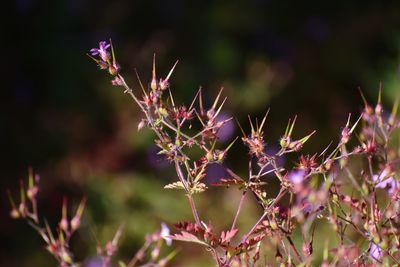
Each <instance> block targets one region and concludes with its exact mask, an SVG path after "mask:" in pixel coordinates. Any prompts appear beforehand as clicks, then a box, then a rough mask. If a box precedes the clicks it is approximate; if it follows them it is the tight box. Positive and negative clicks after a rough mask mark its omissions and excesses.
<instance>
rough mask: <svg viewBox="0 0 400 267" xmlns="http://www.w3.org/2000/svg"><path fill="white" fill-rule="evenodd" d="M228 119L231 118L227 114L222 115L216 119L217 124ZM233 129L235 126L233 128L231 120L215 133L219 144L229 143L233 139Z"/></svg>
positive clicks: (233, 124)
mask: <svg viewBox="0 0 400 267" xmlns="http://www.w3.org/2000/svg"><path fill="white" fill-rule="evenodd" d="M229 118H231V116H229V115H228V114H225V113H222V114H220V115H219V116H218V117H217V122H220V121H224V120H227V119H229ZM235 129H236V126H235V123H234V122H233V119H232V120H230V121H228V122H226V123H225V124H224V125H223V126H222V127H221V128H220V129H219V131H218V133H217V136H218V139H219V140H220V141H221V142H226V141H229V140H230V139H231V138H232V137H233V134H234V133H235Z"/></svg>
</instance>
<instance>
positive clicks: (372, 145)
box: [11, 42, 400, 267]
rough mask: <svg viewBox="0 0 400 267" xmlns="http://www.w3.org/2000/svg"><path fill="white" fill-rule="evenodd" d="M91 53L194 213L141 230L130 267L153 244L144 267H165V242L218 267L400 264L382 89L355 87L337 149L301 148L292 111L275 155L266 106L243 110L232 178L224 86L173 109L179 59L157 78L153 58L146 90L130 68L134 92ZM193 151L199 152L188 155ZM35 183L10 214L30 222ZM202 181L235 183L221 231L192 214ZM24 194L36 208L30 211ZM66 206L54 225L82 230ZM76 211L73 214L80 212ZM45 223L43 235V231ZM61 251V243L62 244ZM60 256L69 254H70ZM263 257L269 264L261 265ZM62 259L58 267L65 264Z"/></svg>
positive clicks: (112, 64)
mask: <svg viewBox="0 0 400 267" xmlns="http://www.w3.org/2000/svg"><path fill="white" fill-rule="evenodd" d="M110 50H111V51H110ZM90 52H91V55H90V56H91V57H92V58H93V59H94V60H95V62H96V63H97V64H98V65H99V66H100V68H101V69H107V70H108V72H109V73H110V74H111V76H112V84H113V85H115V86H120V87H121V88H122V89H123V92H124V93H126V94H128V95H129V96H130V97H131V98H132V99H133V101H135V103H136V104H137V105H138V107H139V108H140V110H141V112H142V114H143V118H142V120H141V122H140V123H139V125H138V129H142V128H143V127H148V128H150V129H151V130H152V131H153V132H154V134H155V144H156V145H157V146H158V147H159V149H160V152H159V154H161V155H164V156H165V157H166V158H167V159H168V160H169V161H170V163H171V164H173V166H174V168H175V171H176V178H177V179H176V181H175V182H173V183H170V184H168V185H166V186H165V188H166V189H177V190H182V191H183V192H184V195H185V197H186V198H187V200H188V204H189V206H190V209H191V211H192V215H193V221H192V222H191V221H183V222H180V223H177V224H175V225H174V226H175V228H176V230H177V232H176V233H173V234H170V232H169V229H168V227H167V226H166V225H165V224H163V225H162V228H161V231H157V232H155V233H153V234H150V235H147V236H146V238H145V244H144V246H143V247H142V248H141V249H140V250H139V251H138V252H137V253H136V255H135V256H134V258H133V259H132V260H131V261H130V262H129V264H128V265H127V266H135V265H136V263H138V262H141V261H143V260H144V257H145V252H146V251H149V250H150V248H151V259H150V265H149V266H164V265H165V264H166V263H167V262H169V260H170V259H171V258H172V257H173V255H174V252H173V253H172V254H170V255H168V256H167V257H165V258H160V257H159V255H160V248H161V244H162V243H167V244H168V245H170V242H171V241H172V240H177V241H182V242H190V243H195V244H198V245H200V246H202V247H204V248H205V249H206V250H207V251H208V252H210V253H211V255H212V257H213V258H214V260H215V263H216V264H217V266H220V267H228V266H256V264H276V263H280V264H282V266H312V265H320V266H376V265H382V266H394V265H398V264H399V262H400V250H399V248H400V242H399V238H398V236H399V230H398V229H399V225H400V216H399V215H400V188H399V186H400V184H399V175H400V167H399V164H398V162H399V159H400V148H399V147H400V144H399V142H398V134H399V133H398V131H397V130H398V129H399V128H400V122H399V120H398V118H397V109H398V102H396V103H395V104H394V106H393V109H392V111H391V113H390V114H388V113H386V112H385V110H384V107H383V104H382V101H381V92H382V90H381V88H380V89H379V96H378V101H377V104H376V105H375V107H372V105H370V104H369V103H368V102H367V100H366V98H365V97H364V95H363V94H362V93H361V97H362V99H363V101H364V108H363V111H362V114H361V115H360V116H359V117H358V118H356V119H354V118H353V119H352V117H351V115H349V116H348V119H347V122H346V124H345V125H344V127H343V129H342V130H341V132H340V135H339V136H338V141H337V143H336V145H332V144H333V143H334V142H331V143H330V144H329V145H328V146H327V147H326V148H325V149H323V150H322V151H320V152H318V153H311V154H302V153H301V151H302V149H303V147H304V145H305V144H306V143H307V142H308V141H309V140H310V138H311V136H313V135H314V134H315V132H316V131H310V133H309V134H308V135H306V136H304V137H300V138H297V137H295V136H296V133H295V130H294V126H295V123H296V120H297V117H294V118H293V119H289V122H288V124H287V126H286V129H285V131H284V133H283V135H282V137H281V138H280V140H279V142H278V146H279V147H280V149H279V150H278V151H277V152H276V153H270V152H268V151H270V150H269V149H268V145H267V142H266V140H267V136H265V134H264V128H265V126H266V120H267V115H268V112H267V113H266V115H265V116H264V117H263V118H262V120H261V123H259V120H258V119H257V118H256V119H255V120H254V118H253V119H252V118H251V117H250V116H249V122H250V126H249V128H250V133H249V134H246V132H245V131H244V130H243V128H242V127H241V126H240V128H241V130H242V133H243V137H242V141H243V143H244V145H245V146H246V147H247V149H248V151H249V153H248V159H247V160H248V171H247V172H245V173H248V174H246V175H239V174H238V173H239V172H237V171H235V170H232V169H231V168H228V167H227V166H226V164H225V161H226V158H227V155H228V152H229V150H230V149H231V148H232V146H233V145H234V144H235V141H236V140H237V139H238V138H235V139H234V140H233V141H232V142H231V143H230V144H229V145H227V146H223V145H222V144H220V142H219V141H220V140H219V137H218V136H219V135H218V133H219V131H220V130H221V128H222V127H223V126H224V125H225V124H226V123H227V122H229V121H230V120H231V119H232V118H227V119H223V120H221V119H219V117H218V116H219V115H220V114H221V111H222V108H223V106H224V103H225V101H226V98H224V99H221V97H222V92H223V90H222V89H220V91H219V92H218V94H217V96H216V97H215V100H214V102H213V103H212V105H211V106H210V107H205V106H204V103H203V94H202V90H201V88H200V89H199V90H198V92H197V93H196V94H195V96H194V98H193V101H192V102H191V104H190V105H182V104H181V105H179V104H176V103H175V100H174V98H173V93H172V88H171V84H170V81H171V77H172V74H173V72H174V70H175V68H176V66H177V63H178V61H177V62H176V63H175V64H174V65H173V66H172V68H171V69H170V71H169V72H168V74H167V75H166V76H165V78H159V79H158V78H157V75H156V61H155V56H154V58H153V69H152V79H151V81H150V82H149V83H148V86H147V87H145V86H144V85H143V83H142V81H141V80H140V78H139V76H138V75H137V73H136V76H137V79H138V87H139V90H135V91H134V90H133V89H132V88H131V87H130V86H128V84H127V83H126V82H125V79H124V77H123V76H122V74H121V71H120V68H119V66H118V64H117V62H116V59H115V54H114V50H113V46H112V44H111V42H110V44H108V43H106V42H100V45H99V48H95V49H92V50H91V51H90ZM356 130H357V131H356ZM354 136H356V137H357V138H354ZM194 148H195V149H196V151H197V152H198V151H200V153H189V152H188V151H190V150H191V149H194ZM192 154H195V155H196V156H192ZM288 154H294V155H296V156H297V158H298V161H297V162H295V163H294V164H290V163H286V164H284V163H283V162H285V160H284V159H285V157H287V155H288ZM211 164H217V165H219V166H220V167H222V168H223V169H224V170H225V173H226V174H227V176H224V177H221V178H220V179H219V180H218V181H217V182H215V183H212V184H207V182H206V181H205V177H206V170H207V168H208V167H209V166H210V165H211ZM240 173H241V172H240ZM30 177H31V176H30ZM31 180H32V181H31ZM36 180H38V179H36ZM36 180H35V179H33V178H30V181H31V182H30V185H29V188H28V192H27V193H23V194H22V193H21V203H20V205H19V206H18V207H17V206H16V205H15V204H14V201H13V200H12V199H11V203H12V211H11V216H13V217H24V218H28V219H29V220H31V221H33V222H35V223H37V212H36V211H35V210H36V201H35V200H34V199H35V198H34V196H35V195H36V193H37V191H38V189H37V186H36V183H35V182H34V181H36ZM272 181H274V182H276V183H277V184H278V185H279V190H278V192H276V193H271V190H268V189H269V188H268V186H267V185H268V184H269V183H271V182H272ZM209 186H220V187H229V186H235V187H237V188H238V189H239V190H238V191H239V192H240V197H239V201H238V204H237V210H236V212H235V214H233V215H232V221H231V222H229V226H228V228H227V229H225V230H222V231H216V230H215V229H217V227H215V226H213V225H212V224H211V222H210V223H205V222H204V221H203V220H202V217H201V216H200V215H201V214H200V212H201V210H200V211H199V210H198V206H197V203H196V202H195V200H194V195H195V194H199V193H202V192H204V191H206V190H207V189H208V187H209ZM21 188H22V189H21V192H25V189H24V187H23V185H21ZM26 194H27V195H28V198H29V200H30V201H31V204H32V207H33V212H32V211H30V210H29V209H28V208H27V201H26V198H25V195H26ZM248 195H252V196H253V198H251V199H253V200H255V205H256V206H257V207H258V208H259V216H258V217H257V218H255V219H254V223H253V224H252V226H251V227H249V229H239V227H238V225H239V223H238V220H239V219H240V217H241V211H242V208H243V206H244V202H245V201H249V199H250V198H248V197H246V196H248ZM82 205H83V204H82ZM65 207H66V202H65V203H64V206H63V212H62V219H61V222H60V224H59V229H58V232H59V233H60V234H61V236H62V237H64V236H68V234H69V232H71V233H72V232H74V231H75V230H76V228H77V227H78V226H79V223H76V222H75V223H73V220H74V219H72V220H71V221H68V219H67V214H66V211H64V209H65V210H66V208H65ZM81 209H83V208H81ZM77 214H79V218H80V215H81V211H79V209H78V212H77ZM47 228H48V227H47ZM47 228H46V229H45V231H47V233H48V230H47ZM218 228H219V227H218ZM321 229H322V230H321ZM325 232H326V233H325ZM45 233H46V232H45ZM328 233H329V234H328ZM317 234H319V235H326V236H331V237H332V236H334V237H335V238H334V240H331V239H329V240H328V238H327V242H326V243H324V244H315V242H314V240H315V236H314V235H317ZM120 235H121V230H119V231H118V232H117V234H116V236H115V237H114V239H113V240H112V241H110V242H109V243H107V245H106V246H105V247H104V248H101V247H99V249H98V251H99V255H100V256H101V257H102V259H103V262H104V264H106V265H108V264H109V263H110V258H111V256H112V255H114V253H115V250H116V246H117V243H118V240H119V237H120ZM46 237H47V238H48V236H47V235H46ZM59 240H60V239H59ZM63 240H64V239H63ZM299 244H300V245H299ZM64 249H68V246H65V245H64ZM66 251H68V250H66ZM271 251H273V252H274V254H275V257H272V258H271V257H270V258H268V260H267V256H264V255H263V253H265V255H269V254H270V252H271ZM52 254H53V253H52ZM53 255H54V254H53ZM57 255H58V254H57ZM67 255H70V253H69V251H68V253H67ZM264 259H265V261H267V262H263V261H264ZM61 263H62V261H60V266H70V265H61ZM67 263H68V262H67ZM123 266H125V265H123Z"/></svg>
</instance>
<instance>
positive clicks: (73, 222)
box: [71, 216, 81, 231]
mask: <svg viewBox="0 0 400 267" xmlns="http://www.w3.org/2000/svg"><path fill="white" fill-rule="evenodd" d="M80 225H81V218H80V217H79V216H75V217H74V218H72V220H71V229H72V231H75V230H76V229H78V228H79V226H80Z"/></svg>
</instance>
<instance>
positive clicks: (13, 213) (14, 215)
mask: <svg viewBox="0 0 400 267" xmlns="http://www.w3.org/2000/svg"><path fill="white" fill-rule="evenodd" d="M10 216H11V218H13V219H18V218H19V217H20V214H19V211H18V210H17V209H16V208H14V209H12V210H11V212H10Z"/></svg>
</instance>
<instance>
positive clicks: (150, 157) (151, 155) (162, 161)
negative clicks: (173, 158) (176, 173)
mask: <svg viewBox="0 0 400 267" xmlns="http://www.w3.org/2000/svg"><path fill="white" fill-rule="evenodd" d="M158 152H160V148H159V147H157V146H151V147H150V148H149V149H147V161H148V163H149V164H150V165H151V166H152V167H154V168H157V169H164V168H166V167H168V165H169V164H168V160H167V159H166V158H165V155H160V154H158Z"/></svg>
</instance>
